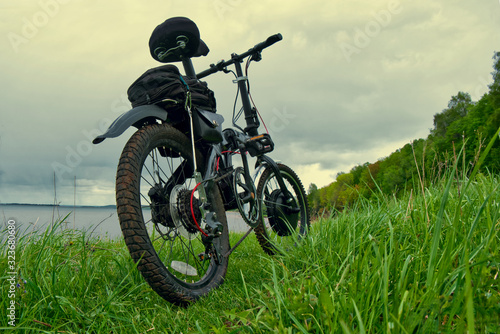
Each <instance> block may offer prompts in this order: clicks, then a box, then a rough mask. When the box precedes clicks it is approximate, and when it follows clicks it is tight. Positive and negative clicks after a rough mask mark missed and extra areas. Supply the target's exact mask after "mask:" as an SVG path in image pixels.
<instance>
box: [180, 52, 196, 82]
mask: <svg viewBox="0 0 500 334" xmlns="http://www.w3.org/2000/svg"><path fill="white" fill-rule="evenodd" d="M182 66H184V73H186V75H187V76H188V77H190V78H194V79H196V72H195V71H194V67H193V62H192V61H191V58H184V57H182Z"/></svg>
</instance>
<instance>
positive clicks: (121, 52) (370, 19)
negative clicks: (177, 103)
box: [0, 0, 500, 205]
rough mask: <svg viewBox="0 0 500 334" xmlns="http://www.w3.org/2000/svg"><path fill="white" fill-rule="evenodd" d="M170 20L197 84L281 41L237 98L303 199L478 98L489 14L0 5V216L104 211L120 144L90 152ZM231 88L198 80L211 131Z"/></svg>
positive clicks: (490, 44)
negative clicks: (186, 33)
mask: <svg viewBox="0 0 500 334" xmlns="http://www.w3.org/2000/svg"><path fill="white" fill-rule="evenodd" d="M174 16H185V17H188V18H190V19H191V20H193V21H194V22H196V24H197V25H198V28H199V30H200V34H201V38H202V39H203V40H204V41H205V43H206V44H207V45H208V47H209V48H210V53H209V54H208V55H207V56H206V57H200V58H194V59H193V62H194V66H195V69H197V71H201V70H203V69H206V68H208V66H209V65H210V64H211V63H215V62H217V61H219V60H220V59H228V58H229V56H230V54H231V53H232V52H237V53H241V52H243V51H246V50H248V49H249V48H250V47H251V46H253V45H255V44H257V43H258V42H261V41H263V40H265V39H266V38H267V37H268V36H270V35H272V34H275V33H281V34H282V35H283V40H282V41H281V42H279V43H277V44H275V45H273V46H272V47H270V48H269V49H266V50H265V51H264V52H263V54H262V55H263V59H262V61H261V62H259V63H253V64H252V65H251V66H250V70H249V74H250V84H251V91H252V96H253V99H254V101H255V103H256V105H257V107H258V109H259V111H260V113H261V115H262V117H263V118H264V121H265V122H266V125H267V127H268V129H269V132H270V134H271V136H272V138H273V140H274V142H275V144H276V147H275V151H274V152H272V153H271V154H270V156H271V157H272V158H273V159H275V160H278V161H281V162H283V163H285V164H287V165H289V166H290V167H291V168H292V169H294V170H295V171H296V172H297V173H298V174H299V176H300V177H301V179H302V181H303V184H304V186H305V188H306V190H307V188H308V187H309V185H310V184H311V183H314V184H316V185H317V186H318V187H323V186H326V185H328V184H329V183H331V182H333V181H334V180H335V177H336V175H337V173H339V172H348V171H349V170H350V169H351V168H352V167H354V166H356V165H359V164H363V163H365V162H375V161H377V160H378V159H381V158H383V157H386V156H388V155H390V154H391V153H392V152H394V151H395V150H397V149H398V148H400V147H402V146H404V145H405V144H407V143H409V142H411V141H413V140H415V139H419V138H426V137H427V135H428V134H429V130H430V129H431V128H432V126H433V122H432V121H433V115H434V114H436V113H439V112H441V111H442V110H443V109H444V108H446V106H447V104H448V101H449V100H450V98H451V97H452V96H453V95H456V94H457V93H458V92H459V91H465V92H469V93H470V94H471V96H472V99H473V100H478V99H479V98H480V97H481V96H482V95H483V94H484V93H485V92H487V91H488V87H487V86H488V84H489V83H491V81H492V78H491V72H492V65H493V60H492V56H493V52H494V51H500V45H499V42H500V2H499V0H481V1H470V0H442V1H435V0H433V1H431V0H421V1H403V0H376V1H374V0H370V1H368V0H363V1H362V0H351V1H345V0H329V1H324V0H309V1H303V0H300V1H299V0H288V1H271V0H256V1H243V0H206V1H201V0H200V1H194V0H162V1H159V0H149V1H132V0H120V1H117V0H108V1H99V2H98V1H96V0H39V1H27V0H23V1H7V0H0V50H1V52H0V66H1V75H0V87H1V89H0V203H14V202H16V203H37V204H42V203H49V204H50V203H53V202H54V201H56V202H57V203H59V204H62V205H73V203H74V202H76V204H77V205H109V204H114V201H115V197H114V182H115V173H116V166H117V162H118V158H119V155H120V153H121V150H122V148H123V146H124V145H125V143H126V141H127V140H128V138H129V137H130V136H131V135H132V134H133V131H134V130H133V129H129V130H127V132H125V133H124V134H123V135H122V136H121V137H119V138H115V139H107V140H105V141H104V142H103V143H101V144H99V145H92V144H91V143H90V142H91V140H92V138H93V137H95V136H96V135H98V134H100V133H102V132H103V131H104V130H105V129H106V128H107V125H108V124H109V123H110V122H111V121H112V120H114V119H115V118H116V117H118V116H119V115H120V114H121V113H122V112H125V111H127V110H128V109H130V108H131V107H130V104H129V103H128V101H127V97H126V91H127V89H128V87H129V86H130V84H131V83H132V82H133V81H134V80H135V79H136V78H137V77H138V76H140V75H141V74H142V73H143V72H144V71H145V70H147V69H149V68H152V67H155V66H159V65H161V64H160V63H158V62H156V61H155V60H153V59H152V58H151V56H150V54H149V49H148V40H149V37H150V35H151V32H152V31H153V29H154V28H155V27H156V26H157V25H158V24H160V23H162V22H163V21H164V20H166V19H167V18H170V17H174ZM179 65H180V64H179ZM232 79H233V78H232V77H231V76H230V75H225V74H223V73H218V74H216V75H213V76H210V77H208V78H206V79H205V80H206V81H207V82H208V84H209V87H210V88H211V89H212V90H213V91H214V92H215V95H216V98H217V105H218V113H220V114H222V115H223V116H225V119H226V122H225V124H224V125H225V126H230V120H231V113H232V105H233V102H234V96H235V89H236V87H235V85H234V84H233V83H232V81H231V80H232ZM54 181H55V183H56V188H55V189H56V192H54ZM75 184H76V187H75Z"/></svg>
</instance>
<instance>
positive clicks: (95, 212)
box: [0, 204, 248, 239]
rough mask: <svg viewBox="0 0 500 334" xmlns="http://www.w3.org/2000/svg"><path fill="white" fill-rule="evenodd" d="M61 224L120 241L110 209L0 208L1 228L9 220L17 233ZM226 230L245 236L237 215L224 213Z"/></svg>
mask: <svg viewBox="0 0 500 334" xmlns="http://www.w3.org/2000/svg"><path fill="white" fill-rule="evenodd" d="M143 214H144V215H145V216H146V217H147V219H149V218H150V217H151V213H150V211H149V210H144V213H143ZM66 216H67V218H66V220H65V222H64V223H63V224H62V226H63V227H64V228H69V229H77V230H84V231H87V232H88V233H92V234H93V235H99V236H106V237H108V238H110V239H116V238H121V236H122V234H121V233H122V232H121V229H120V224H119V222H118V215H117V213H116V208H115V207H114V206H106V207H87V206H85V207H82V206H77V207H73V206H57V207H54V206H52V205H28V204H20V205H17V204H16V205H11V204H0V223H1V226H2V229H3V227H5V226H6V225H7V222H8V221H9V220H10V219H13V220H14V221H15V222H16V227H17V228H19V229H20V231H24V230H26V229H28V228H33V227H34V228H35V229H36V230H39V231H40V230H42V231H44V230H45V229H46V228H47V227H49V226H50V224H51V223H52V222H54V221H60V220H62V219H63V218H64V217H66ZM226 216H227V222H228V226H229V230H230V231H232V232H246V231H247V230H248V226H247V225H246V224H245V222H244V221H243V219H242V218H241V216H240V214H239V213H238V212H226Z"/></svg>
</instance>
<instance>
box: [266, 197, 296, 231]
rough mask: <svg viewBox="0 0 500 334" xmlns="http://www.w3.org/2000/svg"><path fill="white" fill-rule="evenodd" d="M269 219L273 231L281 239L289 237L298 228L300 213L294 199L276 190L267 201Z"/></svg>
mask: <svg viewBox="0 0 500 334" xmlns="http://www.w3.org/2000/svg"><path fill="white" fill-rule="evenodd" d="M266 208H267V218H268V219H269V224H270V225H271V227H272V228H273V230H274V231H275V232H276V233H277V234H278V235H279V236H281V237H284V236H289V235H291V234H292V231H294V230H295V228H296V227H297V223H298V221H299V211H300V210H297V209H298V206H297V202H296V201H295V199H294V198H293V197H289V196H286V195H285V194H283V192H282V191H281V190H280V189H275V190H274V191H273V192H272V193H271V194H270V195H269V197H268V200H267V201H266Z"/></svg>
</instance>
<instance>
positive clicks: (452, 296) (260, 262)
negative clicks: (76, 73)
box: [0, 150, 500, 333]
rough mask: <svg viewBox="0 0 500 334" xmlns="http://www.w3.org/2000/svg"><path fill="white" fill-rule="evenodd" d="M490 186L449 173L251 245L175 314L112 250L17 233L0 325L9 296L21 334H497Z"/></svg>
mask: <svg viewBox="0 0 500 334" xmlns="http://www.w3.org/2000/svg"><path fill="white" fill-rule="evenodd" d="M486 151H487V150H486ZM457 160H458V159H457ZM499 187H500V178H499V176H498V175H490V174H486V175H484V174H480V173H478V169H477V168H476V169H475V170H474V171H472V172H471V174H470V176H469V178H466V177H462V178H461V179H459V178H458V177H457V173H456V169H453V170H449V171H448V172H447V175H445V176H444V178H443V180H441V181H440V182H437V183H436V184H433V185H431V186H428V187H427V188H422V187H420V186H416V187H415V189H414V190H412V191H410V192H409V193H407V194H406V195H404V196H402V197H401V198H398V199H396V198H392V197H389V196H386V195H384V194H378V195H377V196H375V197H376V198H375V199H373V198H372V199H371V200H370V201H368V200H365V199H360V200H359V201H358V202H357V203H356V205H355V207H354V208H353V209H350V210H346V211H344V212H341V213H336V214H335V216H334V217H329V218H322V219H319V220H317V221H315V222H314V224H313V225H312V227H311V230H310V233H309V234H308V236H307V237H306V238H303V239H302V240H301V241H300V242H298V243H297V246H296V247H292V248H290V249H283V250H282V251H283V252H282V253H283V254H282V255H280V256H275V257H269V256H267V255H265V254H264V253H263V251H262V250H261V249H260V247H259V245H258V242H257V240H256V238H255V237H254V236H253V237H249V238H248V239H247V240H245V241H244V242H243V243H242V245H241V246H240V247H239V248H237V249H236V251H235V252H234V253H233V254H232V255H231V258H230V262H229V269H228V273H227V277H226V281H225V283H224V284H223V285H222V286H221V287H220V288H219V289H217V290H215V291H213V292H211V293H210V294H209V295H208V296H207V297H205V298H203V299H201V300H200V301H198V302H197V303H195V304H193V305H192V306H190V307H189V308H187V309H185V308H179V307H175V306H173V305H171V304H169V303H167V302H165V301H164V300H163V299H161V298H160V297H158V296H157V295H156V294H155V293H154V292H152V290H151V289H150V288H149V286H148V285H147V284H146V283H145V282H144V280H143V279H142V277H141V276H140V274H139V272H138V271H137V270H136V268H135V265H134V263H133V261H132V260H131V259H130V256H129V254H128V252H127V250H126V247H125V245H124V243H123V241H122V240H107V239H105V238H98V237H95V236H91V234H88V233H86V232H84V231H72V230H64V229H62V228H61V224H60V223H57V224H55V226H54V227H51V228H47V229H46V230H45V232H44V233H42V234H30V233H24V234H22V233H21V234H22V236H18V239H17V240H16V260H15V261H16V264H15V265H16V272H17V275H16V288H15V299H12V298H10V297H7V296H8V294H9V293H10V292H9V289H10V286H11V284H10V282H11V281H9V280H8V278H9V275H8V272H9V271H10V269H9V268H8V267H7V265H8V262H7V260H8V259H7V246H8V244H7V241H5V242H3V243H1V247H2V248H1V251H0V254H1V259H2V261H1V262H0V273H1V274H0V275H2V276H1V277H0V289H1V291H2V292H1V296H2V298H1V300H0V327H2V328H1V329H7V330H9V329H11V328H10V327H9V326H8V320H9V319H8V318H7V312H8V310H7V308H8V307H9V305H10V304H9V303H10V301H11V300H15V303H16V304H15V305H16V317H17V319H16V328H15V330H16V332H26V333H29V332H44V331H45V332H50V333H52V332H61V333H80V332H89V333H149V332H161V333H240V332H246V333H269V332H275V333H309V332H311V333H389V332H393V333H428V332H444V333H446V332H457V333H464V332H469V333H474V332H478V333H497V332H500V289H499V281H500V279H499V270H500V269H499V268H500V263H499V262H500V240H499V239H500V234H499V229H500V189H499ZM5 232H6V230H5V231H3V232H2V233H5ZM21 234H20V235H21ZM5 235H6V234H5ZM240 236H241V235H235V234H233V235H231V244H235V242H236V241H237V240H238V239H239V237H240ZM4 240H5V239H4Z"/></svg>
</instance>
